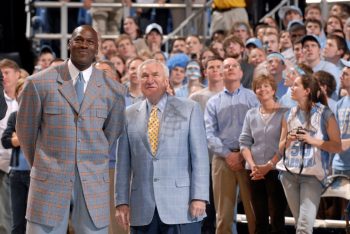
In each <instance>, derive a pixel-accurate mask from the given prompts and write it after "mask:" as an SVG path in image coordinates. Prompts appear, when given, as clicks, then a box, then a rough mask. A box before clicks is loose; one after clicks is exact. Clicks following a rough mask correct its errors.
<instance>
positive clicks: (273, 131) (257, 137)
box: [239, 107, 288, 169]
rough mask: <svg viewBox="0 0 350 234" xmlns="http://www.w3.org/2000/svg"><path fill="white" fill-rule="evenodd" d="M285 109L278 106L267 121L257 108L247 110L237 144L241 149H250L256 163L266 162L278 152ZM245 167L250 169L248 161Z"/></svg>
mask: <svg viewBox="0 0 350 234" xmlns="http://www.w3.org/2000/svg"><path fill="white" fill-rule="evenodd" d="M287 110H288V109H287V108H284V107H280V108H279V109H278V110H277V111H276V112H275V113H274V115H273V116H272V118H271V119H270V120H269V122H267V123H265V121H264V120H263V119H262V117H261V115H260V113H259V108H252V109H250V110H249V111H248V112H247V115H246V117H245V119H244V124H243V129H242V133H241V135H240V137H239V144H240V148H241V150H243V149H245V148H248V149H249V150H250V151H251V153H252V157H253V159H254V162H255V163H256V164H257V165H262V164H265V163H267V162H268V161H269V160H271V159H272V158H273V156H274V155H275V154H276V153H277V152H278V144H279V140H280V135H281V127H282V126H281V123H282V118H283V117H284V114H285V112H286V111H287ZM246 169H250V168H249V165H248V163H246Z"/></svg>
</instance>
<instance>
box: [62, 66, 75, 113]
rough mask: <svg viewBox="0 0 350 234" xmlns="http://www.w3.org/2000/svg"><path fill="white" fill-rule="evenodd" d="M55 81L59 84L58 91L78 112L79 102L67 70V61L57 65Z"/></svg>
mask: <svg viewBox="0 0 350 234" xmlns="http://www.w3.org/2000/svg"><path fill="white" fill-rule="evenodd" d="M57 69H58V77H57V82H58V83H59V84H60V85H59V86H58V91H59V92H60V93H61V94H62V96H63V97H64V98H65V99H66V100H67V101H68V103H69V104H70V105H71V106H72V107H73V109H74V110H75V111H76V112H77V113H79V104H78V100H77V94H76V92H75V89H74V87H73V81H72V78H71V77H70V74H69V70H68V63H67V60H66V62H65V63H64V64H63V65H62V66H59V67H58V68H57Z"/></svg>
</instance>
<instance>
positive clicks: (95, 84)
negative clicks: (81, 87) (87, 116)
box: [80, 68, 102, 114]
mask: <svg viewBox="0 0 350 234" xmlns="http://www.w3.org/2000/svg"><path fill="white" fill-rule="evenodd" d="M101 79H102V77H101V74H98V73H97V71H96V69H95V68H93V69H92V74H91V77H90V80H89V83H88V86H87V87H86V90H85V95H84V99H83V102H82V104H81V109H80V114H82V113H84V112H85V111H86V110H87V109H89V107H90V105H91V104H92V103H93V102H94V101H95V99H96V98H97V97H98V96H99V95H100V92H101V86H102V83H101Z"/></svg>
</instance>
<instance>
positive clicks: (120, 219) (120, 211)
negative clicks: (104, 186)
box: [115, 205, 130, 230]
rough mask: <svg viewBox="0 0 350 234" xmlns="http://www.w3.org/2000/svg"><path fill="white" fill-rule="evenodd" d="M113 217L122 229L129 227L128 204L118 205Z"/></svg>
mask: <svg viewBox="0 0 350 234" xmlns="http://www.w3.org/2000/svg"><path fill="white" fill-rule="evenodd" d="M115 218H116V220H117V223H118V224H119V225H120V226H122V227H123V229H124V230H128V229H129V225H130V209H129V206H128V205H119V206H117V207H116V210H115Z"/></svg>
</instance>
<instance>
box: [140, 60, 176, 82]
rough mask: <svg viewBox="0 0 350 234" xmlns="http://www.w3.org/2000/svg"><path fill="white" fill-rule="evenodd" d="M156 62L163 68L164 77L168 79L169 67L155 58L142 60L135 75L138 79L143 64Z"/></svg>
mask: <svg viewBox="0 0 350 234" xmlns="http://www.w3.org/2000/svg"><path fill="white" fill-rule="evenodd" d="M154 63H155V64H158V65H160V66H161V67H162V69H163V74H164V76H165V78H166V79H169V69H168V67H167V66H165V64H164V63H162V62H160V61H158V60H155V59H147V60H146V61H144V62H142V63H141V64H140V65H139V67H138V68H137V77H138V78H139V79H141V70H142V68H143V67H144V66H146V65H148V64H154Z"/></svg>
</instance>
